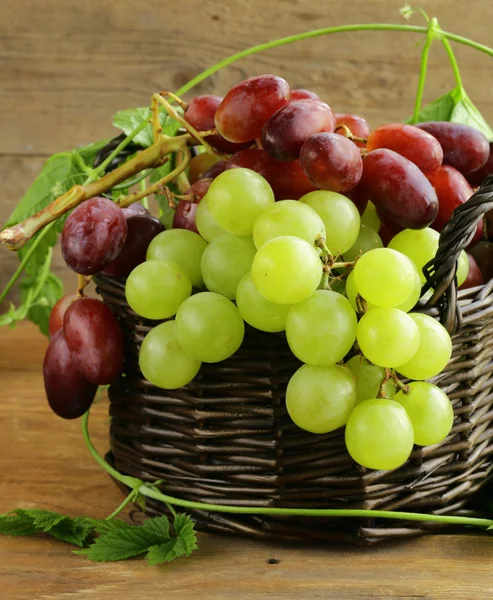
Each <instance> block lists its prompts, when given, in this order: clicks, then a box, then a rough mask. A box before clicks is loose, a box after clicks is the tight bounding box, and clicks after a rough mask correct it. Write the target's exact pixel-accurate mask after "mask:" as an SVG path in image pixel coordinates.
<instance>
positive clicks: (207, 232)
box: [195, 194, 226, 242]
mask: <svg viewBox="0 0 493 600" xmlns="http://www.w3.org/2000/svg"><path fill="white" fill-rule="evenodd" d="M195 225H196V226H197V229H198V231H199V233H200V235H201V236H202V237H203V238H204V240H207V241H208V242H212V240H213V239H214V238H217V237H218V236H220V235H223V233H226V232H225V231H224V229H221V227H219V225H218V224H217V223H216V221H215V220H214V219H213V217H212V215H211V213H210V211H209V205H208V203H207V194H206V195H205V196H204V197H203V198H202V200H201V201H200V202H199V205H198V206H197V212H196V213H195Z"/></svg>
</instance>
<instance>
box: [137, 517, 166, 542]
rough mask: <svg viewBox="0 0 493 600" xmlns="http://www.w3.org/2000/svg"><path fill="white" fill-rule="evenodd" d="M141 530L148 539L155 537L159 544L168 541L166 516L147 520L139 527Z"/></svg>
mask: <svg viewBox="0 0 493 600" xmlns="http://www.w3.org/2000/svg"><path fill="white" fill-rule="evenodd" d="M141 528H142V531H144V532H145V533H146V534H148V535H149V536H150V537H155V538H156V539H159V541H160V542H164V541H167V540H169V539H170V534H169V521H168V517H166V515H162V516H161V517H154V518H153V519H147V520H146V521H144V523H143V524H142V525H141Z"/></svg>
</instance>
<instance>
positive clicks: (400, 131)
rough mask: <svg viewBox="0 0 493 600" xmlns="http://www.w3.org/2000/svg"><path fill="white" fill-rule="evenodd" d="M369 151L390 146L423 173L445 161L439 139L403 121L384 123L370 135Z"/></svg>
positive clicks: (432, 169)
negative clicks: (403, 123) (402, 122)
mask: <svg viewBox="0 0 493 600" xmlns="http://www.w3.org/2000/svg"><path fill="white" fill-rule="evenodd" d="M367 148H368V151H369V152H371V151H372V150H376V149H377V148H389V149H390V150H393V151H394V152H397V154H400V155H401V156H405V157H406V158H407V159H408V160H410V161H411V162H413V163H414V164H415V165H416V166H418V167H419V168H420V169H421V170H422V171H423V173H430V172H432V171H435V169H438V167H439V166H440V165H441V164H442V161H443V150H442V147H441V146H440V144H439V142H438V140H437V139H436V138H434V137H433V136H432V135H431V134H429V133H428V132H427V131H424V130H423V129H418V127H414V126H413V125H402V124H401V123H396V124H391V125H383V126H382V127H378V128H377V129H374V130H373V131H372V132H371V133H370V135H369V136H368V143H367Z"/></svg>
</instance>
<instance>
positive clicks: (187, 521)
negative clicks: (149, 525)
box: [146, 514, 198, 565]
mask: <svg viewBox="0 0 493 600" xmlns="http://www.w3.org/2000/svg"><path fill="white" fill-rule="evenodd" d="M153 520H154V519H151V521H153ZM173 526H174V529H175V534H176V537H175V538H173V539H171V540H169V541H168V542H165V543H164V544H159V545H156V546H152V547H151V548H149V551H148V553H147V554H146V558H147V562H148V563H149V564H150V565H159V564H162V563H164V562H170V561H172V560H173V559H175V558H179V557H180V556H190V554H191V553H192V552H193V551H194V550H196V549H197V548H198V546H197V536H196V535H195V529H194V523H193V521H192V519H191V518H190V517H189V516H188V515H185V514H178V515H176V517H175V520H174V521H173Z"/></svg>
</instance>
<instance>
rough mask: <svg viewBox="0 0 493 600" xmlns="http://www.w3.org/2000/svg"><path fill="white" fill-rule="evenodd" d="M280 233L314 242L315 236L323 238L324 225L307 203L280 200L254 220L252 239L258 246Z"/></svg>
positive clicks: (310, 242)
mask: <svg viewBox="0 0 493 600" xmlns="http://www.w3.org/2000/svg"><path fill="white" fill-rule="evenodd" d="M281 235H293V236H294V237H299V238H301V239H302V240H306V241H307V242H308V243H309V244H314V242H315V239H316V238H317V236H322V237H323V238H325V227H324V224H323V222H322V219H321V218H320V217H319V216H318V215H317V213H316V212H315V211H314V210H313V208H310V207H309V206H308V205H307V204H303V203H302V202H298V201H297V200H280V201H279V202H276V203H275V204H273V205H272V206H269V208H268V209H267V210H265V211H264V212H263V213H262V214H261V215H260V216H259V217H258V219H257V220H256V221H255V225H254V226H253V241H254V242H255V246H256V247H257V248H260V247H261V246H263V245H264V244H265V242H268V241H269V240H271V239H272V238H276V237H279V236H281Z"/></svg>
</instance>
